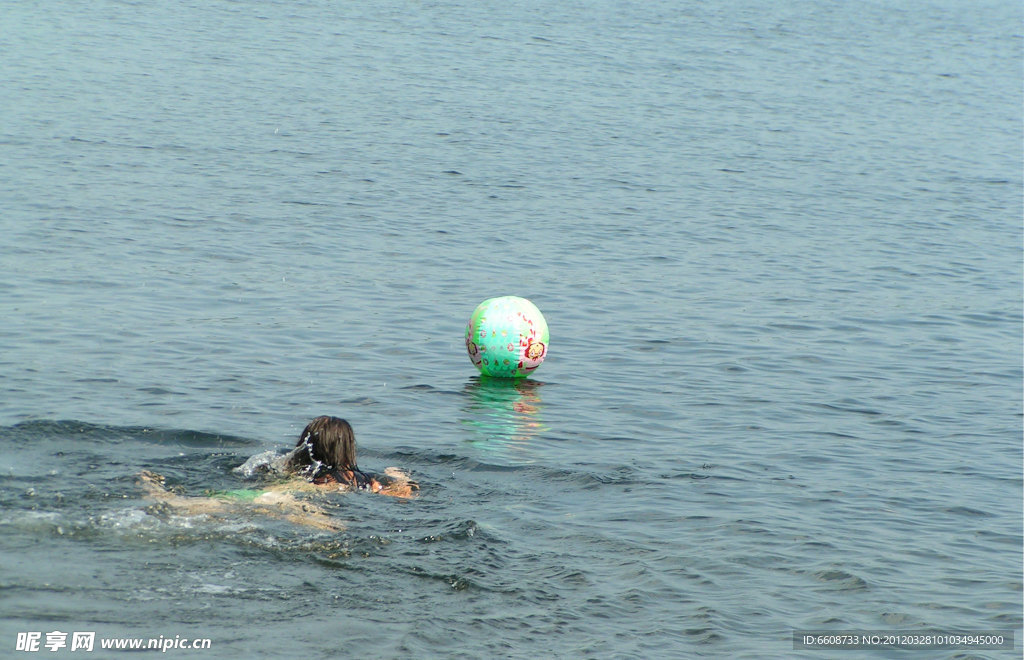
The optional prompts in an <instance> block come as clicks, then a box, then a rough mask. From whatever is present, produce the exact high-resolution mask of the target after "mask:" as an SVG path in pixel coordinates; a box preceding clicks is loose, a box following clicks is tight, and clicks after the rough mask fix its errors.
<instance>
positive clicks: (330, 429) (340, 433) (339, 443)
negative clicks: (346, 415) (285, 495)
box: [288, 415, 356, 479]
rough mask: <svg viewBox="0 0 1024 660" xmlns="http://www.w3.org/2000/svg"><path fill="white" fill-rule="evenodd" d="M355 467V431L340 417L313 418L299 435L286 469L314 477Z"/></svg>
mask: <svg viewBox="0 0 1024 660" xmlns="http://www.w3.org/2000/svg"><path fill="white" fill-rule="evenodd" d="M354 467H356V434H355V432H354V431H353V430H352V426H351V425H350V424H349V423H348V422H346V421H345V420H343V419H341V418H340V417H328V416H326V415H324V416H321V417H317V418H316V419H314V420H313V421H312V422H310V423H309V424H307V425H306V428H305V429H303V430H302V434H301V435H299V440H298V442H296V443H295V449H294V450H292V452H291V455H290V457H289V459H288V469H289V470H290V471H293V472H300V473H302V474H304V475H305V476H307V477H309V478H311V479H312V478H316V477H318V476H320V475H321V474H324V473H325V472H329V471H331V470H348V469H351V468H354Z"/></svg>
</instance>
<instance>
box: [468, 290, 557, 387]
mask: <svg viewBox="0 0 1024 660" xmlns="http://www.w3.org/2000/svg"><path fill="white" fill-rule="evenodd" d="M466 351H467V352H468V353H469V359H470V360H472V361H473V364H475V365H476V368H477V369H479V370H480V373H482V374H483V375H485V376H493V377H496V378H525V377H526V376H529V375H530V374H531V373H533V372H534V371H535V370H536V369H537V367H539V366H540V363H541V362H543V361H544V358H545V357H547V354H548V324H547V322H546V321H545V320H544V315H543V314H541V313H540V310H539V309H537V306H536V305H534V304H533V303H532V302H530V301H529V300H527V299H526V298H519V297H517V296H501V297H499V298H489V299H487V300H485V301H483V302H482V303H480V304H479V305H478V306H477V308H476V310H474V311H473V315H472V316H471V317H470V318H469V323H467V324H466Z"/></svg>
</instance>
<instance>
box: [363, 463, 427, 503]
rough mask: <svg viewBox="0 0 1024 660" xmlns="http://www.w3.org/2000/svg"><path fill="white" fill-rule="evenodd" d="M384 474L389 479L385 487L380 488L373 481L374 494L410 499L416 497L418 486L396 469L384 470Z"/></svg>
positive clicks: (380, 486)
mask: <svg viewBox="0 0 1024 660" xmlns="http://www.w3.org/2000/svg"><path fill="white" fill-rule="evenodd" d="M384 474H385V475H386V476H387V477H389V481H388V483H387V484H386V485H384V486H382V485H380V483H378V482H377V481H376V480H374V482H373V483H374V492H375V493H380V494H381V495H390V496H391V497H401V498H403V499H410V498H413V497H416V493H417V492H418V491H419V489H420V485H419V484H418V483H416V482H415V481H413V480H412V479H410V478H409V475H408V474H406V473H405V472H403V471H401V470H399V469H398V468H396V467H389V468H384Z"/></svg>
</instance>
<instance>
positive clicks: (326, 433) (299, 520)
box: [139, 416, 419, 531]
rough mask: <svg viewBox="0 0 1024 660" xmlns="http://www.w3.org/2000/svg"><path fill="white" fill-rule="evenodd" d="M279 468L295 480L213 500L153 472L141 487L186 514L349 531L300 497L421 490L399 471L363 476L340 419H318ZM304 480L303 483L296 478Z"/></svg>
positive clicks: (216, 495) (145, 473) (404, 493)
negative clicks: (257, 517) (247, 515)
mask: <svg viewBox="0 0 1024 660" xmlns="http://www.w3.org/2000/svg"><path fill="white" fill-rule="evenodd" d="M279 464H280V465H281V466H282V471H283V472H284V473H285V475H287V476H290V477H292V478H289V479H287V480H286V481H283V482H279V483H274V484H270V485H268V486H266V487H264V488H263V489H261V490H254V489H242V490H230V491H223V492H218V493H213V494H212V495H211V496H210V497H189V496H185V495H179V494H177V493H174V492H171V491H170V490H168V489H167V487H166V486H165V484H164V478H163V477H162V476H160V475H158V474H156V473H153V472H150V471H148V470H146V471H143V472H142V473H141V474H140V475H139V485H140V486H142V488H143V489H144V490H145V491H146V495H147V496H148V497H149V498H150V499H152V500H155V501H156V502H158V503H160V504H163V505H165V506H168V507H170V508H172V509H176V510H178V511H181V512H183V513H185V514H186V515H211V516H224V515H228V514H232V513H235V514H237V513H240V512H242V511H244V510H251V511H254V512H256V513H261V514H264V515H269V516H273V517H277V518H284V519H286V520H289V521H291V522H293V523H296V524H301V525H306V526H309V527H316V528H318V529H325V530H332V531H338V530H342V529H344V526H342V525H341V524H340V523H337V522H335V521H333V520H331V518H330V515H329V514H328V513H327V512H326V511H325V510H324V509H323V508H321V507H320V506H317V505H316V504H314V503H312V502H309V501H304V500H300V499H298V498H296V497H295V495H294V494H295V493H324V492H330V491H339V490H342V491H345V490H352V489H360V490H368V491H370V492H373V493H379V494H381V495H390V496H392V497H400V498H411V497H415V492H416V491H418V490H419V485H418V484H417V483H416V482H414V481H412V480H410V479H409V476H408V475H407V474H405V473H404V472H402V471H401V470H399V469H397V468H393V467H389V468H386V469H385V470H384V474H382V475H371V474H367V473H366V472H363V471H362V470H360V469H359V467H358V465H357V464H356V438H355V433H354V432H353V431H352V426H351V425H350V424H349V423H348V422H346V421H345V420H343V419H341V418H339V417H328V416H321V417H317V418H316V419H314V420H313V421H311V422H310V423H309V424H307V425H306V428H305V429H303V431H302V434H301V435H299V440H298V442H297V443H296V445H295V448H294V449H293V450H291V451H290V452H289V453H288V454H286V455H285V456H283V457H281V459H280V461H279ZM295 477H300V478H295Z"/></svg>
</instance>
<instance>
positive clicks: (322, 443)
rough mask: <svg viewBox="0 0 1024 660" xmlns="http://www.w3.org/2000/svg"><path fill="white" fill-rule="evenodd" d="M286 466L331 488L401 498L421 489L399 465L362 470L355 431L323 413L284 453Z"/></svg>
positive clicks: (321, 485)
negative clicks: (369, 471) (379, 470)
mask: <svg viewBox="0 0 1024 660" xmlns="http://www.w3.org/2000/svg"><path fill="white" fill-rule="evenodd" d="M284 469H285V472H287V473H290V474H295V475H298V476H301V477H304V478H305V479H306V480H307V482H308V483H310V484H313V485H314V486H317V487H322V488H326V489H330V490H335V489H337V490H350V489H359V490H368V491H370V492H373V493H380V494H381V495H390V496H392V497H402V498H409V497H413V496H414V492H415V491H417V490H419V485H418V484H416V482H414V481H411V480H410V479H409V476H408V475H407V474H405V473H404V472H402V471H401V470H399V469H398V468H393V467H389V468H386V469H385V470H384V474H383V475H373V474H367V473H366V472H363V471H362V470H360V469H359V467H358V466H357V464H356V436H355V432H354V431H352V426H351V425H350V424H349V423H348V422H346V421H345V420H343V419H341V418H340V417H329V416H326V415H324V416H321V417H317V418H316V419H314V420H313V421H311V422H310V423H309V424H307V425H306V428H305V429H303V431H302V434H301V435H299V440H298V442H297V443H296V444H295V449H293V450H292V451H291V453H290V454H288V455H287V456H286V457H285V459H284ZM304 490H305V489H304Z"/></svg>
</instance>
